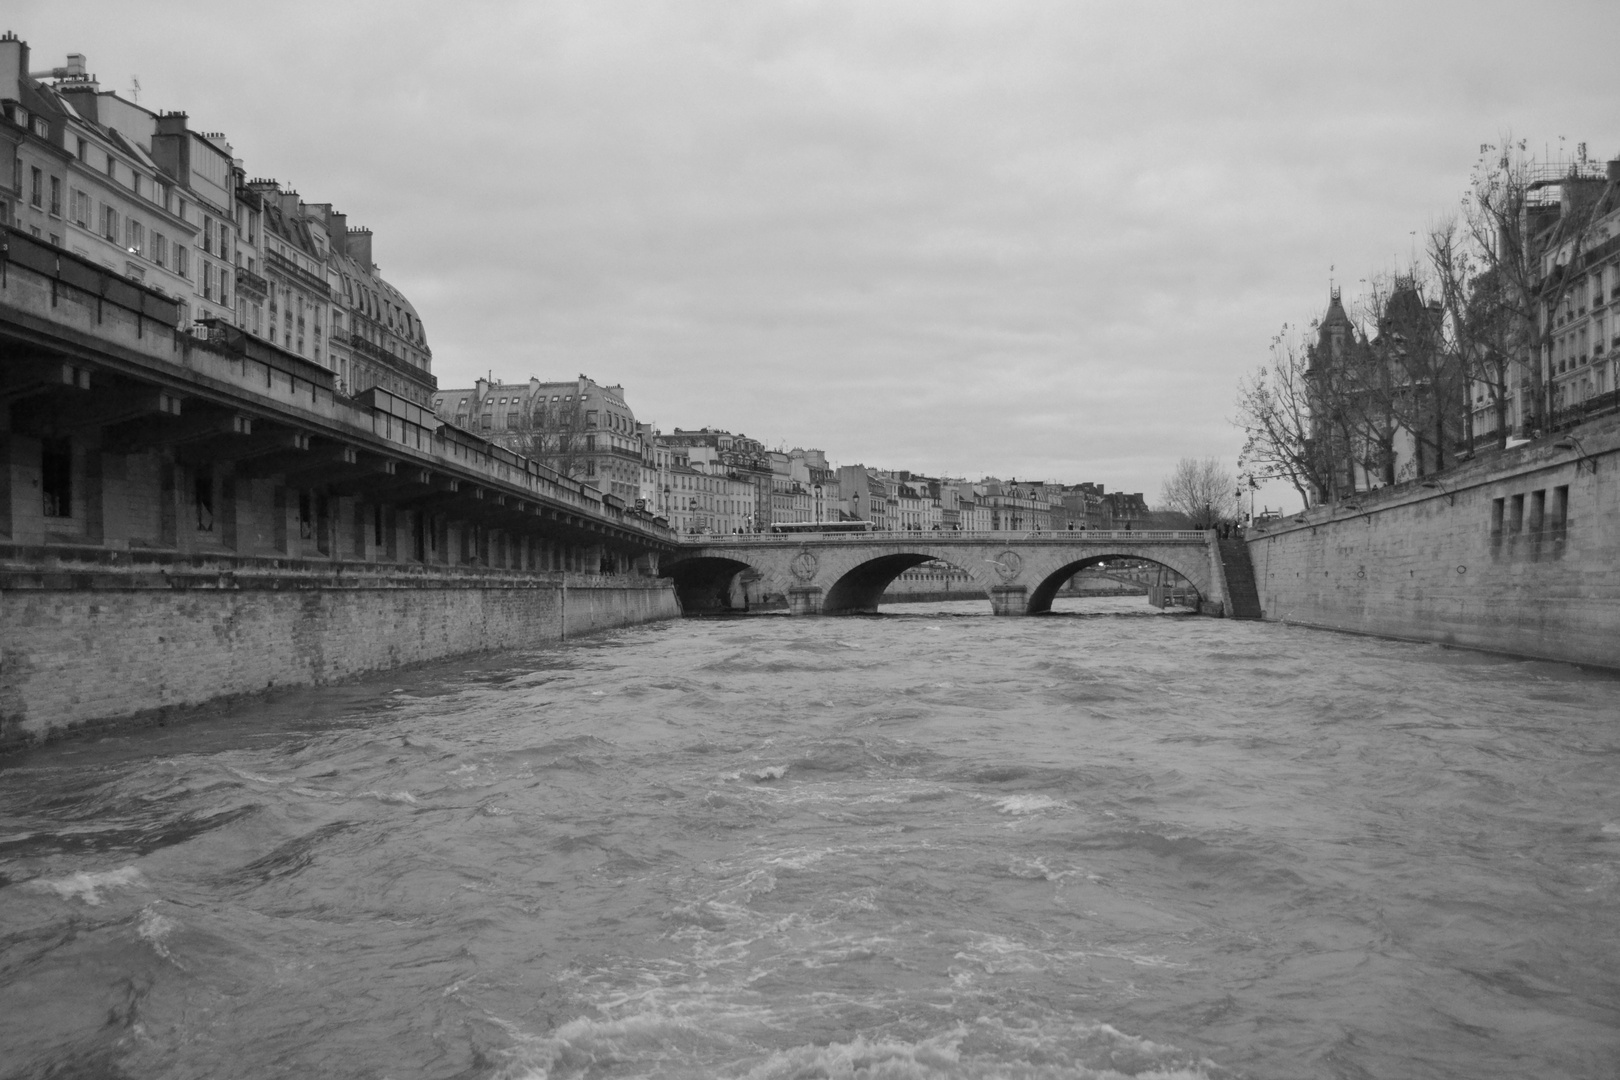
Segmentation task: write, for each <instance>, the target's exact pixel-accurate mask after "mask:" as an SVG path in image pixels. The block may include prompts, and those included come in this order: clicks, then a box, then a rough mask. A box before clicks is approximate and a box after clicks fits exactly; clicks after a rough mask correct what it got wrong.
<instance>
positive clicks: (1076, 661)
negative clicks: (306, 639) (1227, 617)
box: [0, 599, 1620, 1080]
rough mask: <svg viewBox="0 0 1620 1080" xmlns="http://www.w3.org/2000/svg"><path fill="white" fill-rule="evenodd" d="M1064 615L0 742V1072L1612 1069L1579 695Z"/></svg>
mask: <svg viewBox="0 0 1620 1080" xmlns="http://www.w3.org/2000/svg"><path fill="white" fill-rule="evenodd" d="M1064 603H1066V604H1068V605H1069V606H1070V608H1071V609H1073V610H1071V611H1070V612H1069V613H1067V614H1058V615H1054V616H1052V617H1045V618H1036V619H997V618H991V617H988V615H987V614H980V612H981V606H980V605H976V604H971V603H970V604H967V605H933V606H926V607H925V606H920V605H907V606H901V607H896V608H889V609H886V611H888V612H890V613H889V614H885V615H881V616H878V617H875V618H843V619H834V618H826V619H792V618H788V617H785V616H771V615H756V616H750V617H743V618H719V619H698V620H687V621H683V622H674V623H664V624H659V625H652V626H645V627H639V628H633V629H628V630H623V631H619V632H614V633H609V634H603V635H600V636H596V637H592V638H587V639H582V640H580V641H577V642H569V643H566V644H563V645H559V646H557V647H554V648H548V649H542V650H536V651H532V652H522V653H506V654H501V655H499V656H494V657H485V658H478V659H475V660H472V661H469V662H463V663H456V664H439V665H434V666H431V667H427V668H422V669H418V670H413V671H410V672H405V673H395V674H393V675H388V676H382V677H380V678H373V679H366V680H361V681H358V682H354V683H350V684H347V685H341V686H334V687H326V688H320V689H314V690H307V691H297V692H289V693H286V694H282V695H280V696H277V697H275V698H274V699H271V700H268V701H259V702H253V703H249V704H245V705H241V706H238V707H233V708H230V709H227V710H223V711H221V712H220V713H219V714H218V715H215V716H211V717H208V718H205V719H201V720H196V721H189V722H185V723H176V724H172V725H170V726H168V727H165V728H154V729H148V730H145V731H139V732H132V733H128V734H124V735H119V736H116V737H108V738H102V739H99V740H95V741H80V742H66V743H60V744H56V745H52V746H47V747H43V748H40V749H37V750H34V751H31V752H28V753H25V754H21V755H17V756H14V757H12V758H9V759H5V760H4V761H3V762H0V912H3V915H0V935H3V936H0V1075H4V1076H7V1077H42V1078H43V1077H127V1078H159V1077H162V1078H189V1077H196V1078H204V1077H206V1078H210V1080H215V1078H221V1077H273V1076H287V1077H322V1078H328V1077H330V1078H346V1077H355V1078H370V1080H383V1078H387V1080H407V1078H452V1077H458V1078H491V1080H494V1078H502V1080H519V1078H546V1080H560V1078H577V1080H586V1078H591V1080H595V1078H604V1080H605V1078H622V1077H677V1078H688V1077H690V1078H710V1077H723V1078H740V1077H749V1078H758V1080H788V1078H797V1080H807V1078H813V1077H827V1078H872V1080H876V1078H880V1077H881V1078H909V1077H918V1078H921V1077H1007V1078H1036V1077H1079V1078H1091V1077H1120V1076H1128V1077H1141V1078H1149V1077H1151V1078H1190V1077H1200V1078H1209V1080H1216V1078H1236V1077H1250V1078H1279V1080H1281V1078H1289V1080H1294V1078H1316V1077H1322V1078H1327V1077H1333V1078H1362V1077H1401V1078H1428V1077H1455V1078H1468V1080H1482V1078H1489V1077H1501V1078H1514V1080H1520V1078H1524V1077H1537V1078H1563V1077H1583V1078H1584V1077H1599V1076H1601V1077H1613V1076H1615V1075H1616V1062H1620V722H1617V717H1620V695H1617V693H1616V691H1617V689H1620V681H1617V680H1616V679H1615V678H1614V677H1612V676H1609V675H1603V674H1597V673H1591V672H1583V671H1581V670H1578V669H1576V668H1573V667H1569V666H1564V665H1559V664H1553V663H1543V662H1529V661H1518V660H1510V659H1503V658H1498V657H1491V656H1486V655H1482V654H1478V653H1471V652H1463V651H1452V650H1447V649H1443V648H1438V647H1432V646H1419V645H1410V644H1402V643H1397V642H1388V641H1379V640H1373V639H1367V638H1357V637H1349V636H1343V635H1337V634H1331V633H1322V632H1315V631H1309V630H1302V629H1298V628H1290V627H1286V626H1278V625H1271V624H1259V623H1243V622H1229V621H1222V620H1214V619H1203V618H1196V617H1176V616H1168V615H1149V614H1147V612H1149V611H1151V609H1148V608H1146V607H1145V605H1143V604H1142V602H1141V601H1139V600H1134V599H1109V600H1095V601H1084V602H1080V601H1065V602H1064ZM982 608H983V610H984V611H987V609H988V605H987V604H986V605H982ZM1076 610H1079V611H1084V612H1089V613H1091V614H1075V611H1076Z"/></svg>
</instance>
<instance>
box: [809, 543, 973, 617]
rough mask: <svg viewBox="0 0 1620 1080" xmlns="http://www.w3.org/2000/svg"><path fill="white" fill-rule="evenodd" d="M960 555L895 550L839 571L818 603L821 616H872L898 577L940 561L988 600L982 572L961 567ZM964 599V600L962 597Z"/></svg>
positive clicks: (958, 553)
mask: <svg viewBox="0 0 1620 1080" xmlns="http://www.w3.org/2000/svg"><path fill="white" fill-rule="evenodd" d="M962 554H963V553H961V552H950V551H942V550H932V551H921V550H919V551H910V550H906V551H896V552H890V553H887V554H883V555H878V556H876V557H874V558H868V559H866V560H865V561H864V562H857V563H855V564H854V565H853V566H850V567H848V568H846V569H844V570H843V571H842V573H840V574H839V576H838V577H837V578H836V579H834V580H833V581H832V584H831V585H830V586H829V587H828V588H827V591H826V593H825V595H823V597H822V600H821V613H822V614H823V615H854V614H868V615H875V614H876V613H877V610H878V604H879V603H880V602H881V601H882V599H883V594H884V593H885V592H887V591H888V588H889V586H890V585H892V584H893V583H894V581H895V580H896V579H897V578H899V576H900V575H901V574H903V573H905V572H906V571H907V570H910V569H911V568H912V567H914V566H921V565H922V564H923V563H926V562H934V561H937V562H942V563H946V564H947V565H950V566H953V567H955V568H956V569H958V570H961V571H962V572H963V573H965V574H967V576H968V577H969V578H970V579H971V580H972V581H973V583H974V584H976V585H978V586H979V587H980V588H982V589H983V590H984V599H985V600H986V601H987V602H988V601H991V594H990V589H991V584H990V582H989V581H988V580H986V579H985V577H984V575H983V573H982V572H981V573H975V572H974V568H973V567H970V566H963V565H962V563H963V562H964V561H966V560H964V559H963V558H962ZM964 598H966V597H965V596H964Z"/></svg>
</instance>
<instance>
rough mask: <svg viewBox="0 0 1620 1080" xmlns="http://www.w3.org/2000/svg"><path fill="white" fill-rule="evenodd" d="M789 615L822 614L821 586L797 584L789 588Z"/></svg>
mask: <svg viewBox="0 0 1620 1080" xmlns="http://www.w3.org/2000/svg"><path fill="white" fill-rule="evenodd" d="M788 614H789V615H820V614H821V586H819V585H795V586H793V587H792V588H791V589H789V590H788Z"/></svg>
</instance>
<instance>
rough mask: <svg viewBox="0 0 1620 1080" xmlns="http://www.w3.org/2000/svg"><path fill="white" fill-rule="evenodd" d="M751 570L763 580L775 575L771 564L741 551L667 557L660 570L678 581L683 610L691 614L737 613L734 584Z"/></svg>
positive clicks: (679, 598) (662, 574)
mask: <svg viewBox="0 0 1620 1080" xmlns="http://www.w3.org/2000/svg"><path fill="white" fill-rule="evenodd" d="M748 570H753V571H754V572H755V573H758V574H759V575H760V576H761V577H762V578H773V577H774V576H775V575H774V574H772V573H771V568H770V566H769V565H760V560H757V559H751V558H749V557H748V555H747V554H746V553H744V552H740V551H739V552H735V553H733V552H727V553H726V554H725V555H713V554H693V555H681V554H677V555H676V556H675V557H674V558H669V557H666V558H665V559H664V560H663V565H662V566H660V567H659V575H660V576H661V577H667V578H669V579H671V580H672V581H673V582H674V584H675V596H676V598H677V599H678V600H680V603H681V610H682V611H683V612H685V613H686V614H688V615H690V614H693V613H696V612H705V611H731V610H735V609H736V608H737V607H738V606H739V605H738V604H737V603H736V602H735V595H734V585H735V584H736V582H737V576H738V575H739V574H742V573H744V572H745V571H748Z"/></svg>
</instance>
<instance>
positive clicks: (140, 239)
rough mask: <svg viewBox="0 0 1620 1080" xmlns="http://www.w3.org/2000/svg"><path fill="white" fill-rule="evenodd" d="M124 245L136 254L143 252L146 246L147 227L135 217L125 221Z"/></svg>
mask: <svg viewBox="0 0 1620 1080" xmlns="http://www.w3.org/2000/svg"><path fill="white" fill-rule="evenodd" d="M124 246H125V247H127V248H128V249H129V250H130V252H131V253H132V254H135V255H139V254H141V252H142V250H143V249H145V247H146V229H145V228H144V227H142V225H141V223H140V222H138V221H136V220H135V219H134V218H126V219H125V221H124Z"/></svg>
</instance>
